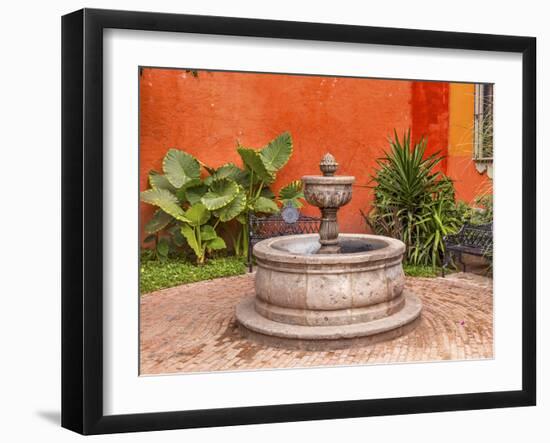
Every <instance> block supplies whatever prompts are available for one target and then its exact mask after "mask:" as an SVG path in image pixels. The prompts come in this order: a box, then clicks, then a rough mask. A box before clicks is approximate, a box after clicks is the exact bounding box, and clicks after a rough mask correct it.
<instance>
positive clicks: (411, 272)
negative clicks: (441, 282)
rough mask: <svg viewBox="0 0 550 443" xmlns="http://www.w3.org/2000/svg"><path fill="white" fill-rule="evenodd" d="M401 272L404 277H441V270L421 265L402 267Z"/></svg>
mask: <svg viewBox="0 0 550 443" xmlns="http://www.w3.org/2000/svg"><path fill="white" fill-rule="evenodd" d="M403 271H405V275H407V276H409V277H428V278H433V277H439V276H440V275H441V268H440V267H435V268H433V267H432V266H423V265H403Z"/></svg>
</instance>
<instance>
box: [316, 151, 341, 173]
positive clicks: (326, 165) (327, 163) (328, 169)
mask: <svg viewBox="0 0 550 443" xmlns="http://www.w3.org/2000/svg"><path fill="white" fill-rule="evenodd" d="M319 169H321V172H322V173H323V175H324V176H325V177H332V176H333V175H334V173H335V172H336V170H337V169H338V163H337V162H336V159H335V158H334V156H333V155H332V154H331V153H330V152H327V153H326V154H325V156H324V157H323V158H322V159H321V163H319Z"/></svg>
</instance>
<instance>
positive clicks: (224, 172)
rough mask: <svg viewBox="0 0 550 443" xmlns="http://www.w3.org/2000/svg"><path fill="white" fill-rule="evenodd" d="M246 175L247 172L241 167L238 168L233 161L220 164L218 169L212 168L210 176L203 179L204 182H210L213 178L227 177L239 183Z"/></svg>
mask: <svg viewBox="0 0 550 443" xmlns="http://www.w3.org/2000/svg"><path fill="white" fill-rule="evenodd" d="M247 177H248V173H247V172H246V171H244V170H243V169H241V168H239V167H238V166H237V165H235V164H233V163H226V164H225V165H223V166H220V167H219V168H218V169H215V170H213V171H212V172H211V173H210V176H209V177H207V178H206V179H205V182H206V184H208V185H209V184H210V183H212V181H214V180H218V179H220V178H229V179H231V180H233V181H234V182H237V183H239V184H241V182H243V181H245V180H246V179H247Z"/></svg>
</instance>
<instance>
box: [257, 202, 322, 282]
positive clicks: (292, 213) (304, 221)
mask: <svg viewBox="0 0 550 443" xmlns="http://www.w3.org/2000/svg"><path fill="white" fill-rule="evenodd" d="M320 224H321V218H320V217H310V216H308V215H303V214H302V213H300V211H299V210H298V209H296V208H294V207H293V206H285V207H284V208H283V209H281V212H280V213H278V214H274V215H270V216H266V217H258V216H255V215H254V214H250V217H249V219H248V256H247V258H248V270H249V272H252V248H253V247H254V245H255V244H256V243H258V242H259V241H261V240H265V239H266V238H271V237H280V236H282V235H296V234H316V233H318V232H319V225H320Z"/></svg>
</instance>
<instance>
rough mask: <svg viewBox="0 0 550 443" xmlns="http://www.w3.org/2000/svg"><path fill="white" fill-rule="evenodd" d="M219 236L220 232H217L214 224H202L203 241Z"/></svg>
mask: <svg viewBox="0 0 550 443" xmlns="http://www.w3.org/2000/svg"><path fill="white" fill-rule="evenodd" d="M217 236H218V234H216V230H215V229H214V226H210V225H204V226H201V240H202V241H208V240H214V239H215V238H216V237H217Z"/></svg>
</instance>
